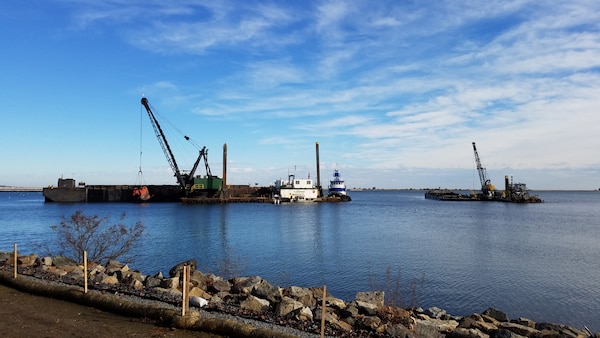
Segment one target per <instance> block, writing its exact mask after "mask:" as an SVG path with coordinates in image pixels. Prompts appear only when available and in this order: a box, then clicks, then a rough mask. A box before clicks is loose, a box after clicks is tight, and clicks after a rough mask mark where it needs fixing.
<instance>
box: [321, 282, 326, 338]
mask: <svg viewBox="0 0 600 338" xmlns="http://www.w3.org/2000/svg"><path fill="white" fill-rule="evenodd" d="M326 296H327V286H326V285H323V304H322V305H321V338H323V337H325V313H326V312H327V311H326V309H325V297H326Z"/></svg>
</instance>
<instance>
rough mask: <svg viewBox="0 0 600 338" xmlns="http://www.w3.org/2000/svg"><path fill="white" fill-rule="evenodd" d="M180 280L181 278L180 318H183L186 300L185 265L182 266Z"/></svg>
mask: <svg viewBox="0 0 600 338" xmlns="http://www.w3.org/2000/svg"><path fill="white" fill-rule="evenodd" d="M182 278H183V282H182V283H183V285H182V286H181V316H182V317H183V316H185V313H186V311H187V309H186V306H185V304H186V299H187V287H186V285H187V265H184V266H183V271H182Z"/></svg>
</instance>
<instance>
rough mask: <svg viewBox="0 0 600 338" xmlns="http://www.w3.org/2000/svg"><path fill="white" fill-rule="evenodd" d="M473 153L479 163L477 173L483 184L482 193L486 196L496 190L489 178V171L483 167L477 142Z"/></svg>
mask: <svg viewBox="0 0 600 338" xmlns="http://www.w3.org/2000/svg"><path fill="white" fill-rule="evenodd" d="M473 152H475V162H476V163H477V172H478V173H479V181H480V182H481V191H482V192H483V193H484V194H485V193H488V192H490V191H492V190H494V186H493V185H492V183H491V181H490V179H489V178H488V176H487V171H486V170H485V168H484V167H483V166H482V165H481V160H480V159H479V154H478V153H477V147H476V146H475V142H473Z"/></svg>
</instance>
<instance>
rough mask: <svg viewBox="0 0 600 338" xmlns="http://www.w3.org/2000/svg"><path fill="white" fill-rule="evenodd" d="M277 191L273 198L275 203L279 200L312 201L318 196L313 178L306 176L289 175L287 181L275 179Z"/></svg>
mask: <svg viewBox="0 0 600 338" xmlns="http://www.w3.org/2000/svg"><path fill="white" fill-rule="evenodd" d="M275 189H276V191H277V193H276V195H275V196H274V198H273V202H274V203H275V204H279V203H280V202H314V201H315V200H316V199H317V198H318V197H319V189H318V188H317V187H315V185H314V182H313V180H311V179H310V176H309V177H308V178H302V179H300V178H296V177H295V175H289V176H288V179H287V181H284V180H277V181H275Z"/></svg>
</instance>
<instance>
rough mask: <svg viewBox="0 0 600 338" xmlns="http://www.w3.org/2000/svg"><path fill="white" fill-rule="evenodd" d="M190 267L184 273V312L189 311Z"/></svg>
mask: <svg viewBox="0 0 600 338" xmlns="http://www.w3.org/2000/svg"><path fill="white" fill-rule="evenodd" d="M191 271H192V269H191V267H190V266H188V267H187V273H186V278H185V279H186V280H187V283H185V311H186V312H187V311H189V310H190V279H191V276H190V274H191Z"/></svg>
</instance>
